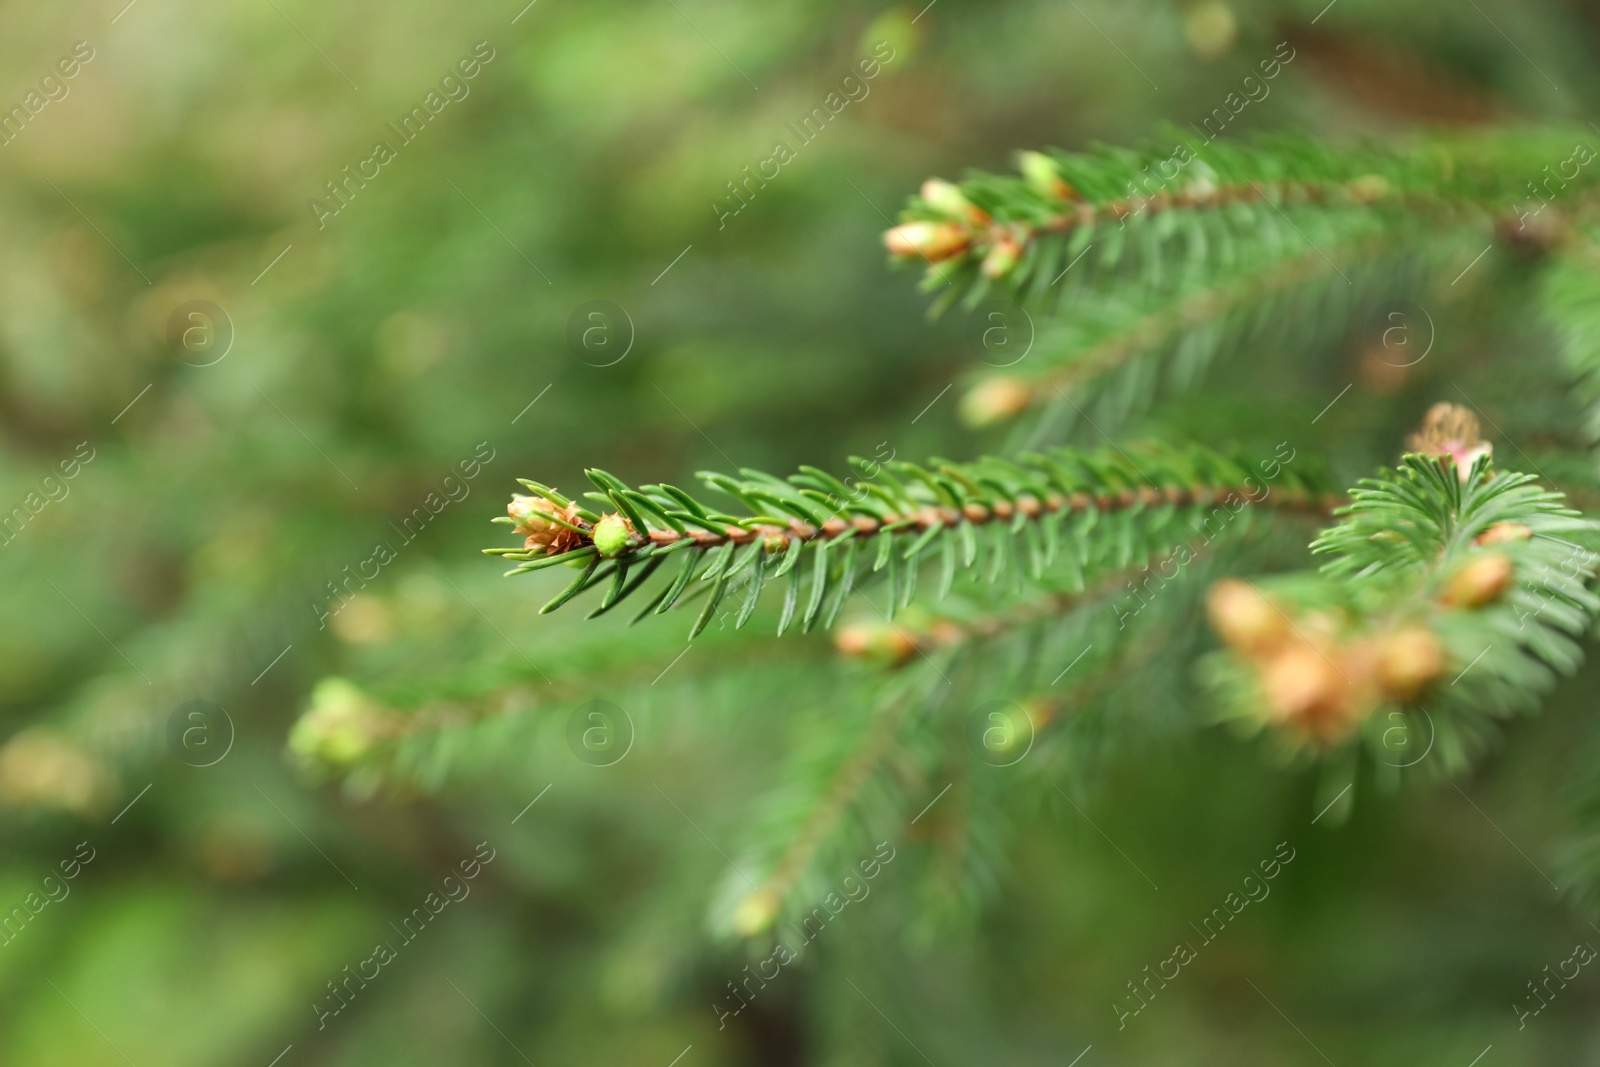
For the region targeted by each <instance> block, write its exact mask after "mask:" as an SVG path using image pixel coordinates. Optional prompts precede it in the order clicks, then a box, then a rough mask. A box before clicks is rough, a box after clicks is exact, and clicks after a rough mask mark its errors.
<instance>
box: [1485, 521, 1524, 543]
mask: <svg viewBox="0 0 1600 1067" xmlns="http://www.w3.org/2000/svg"><path fill="white" fill-rule="evenodd" d="M1532 536H1533V531H1532V530H1530V529H1528V527H1526V526H1524V525H1522V523H1520V522H1497V523H1495V524H1494V525H1493V526H1491V527H1489V528H1488V529H1487V530H1485V531H1483V533H1481V534H1479V535H1478V536H1477V537H1475V538H1474V539H1473V543H1474V544H1479V545H1505V544H1510V543H1511V542H1513V541H1526V540H1527V539H1528V538H1530V537H1532Z"/></svg>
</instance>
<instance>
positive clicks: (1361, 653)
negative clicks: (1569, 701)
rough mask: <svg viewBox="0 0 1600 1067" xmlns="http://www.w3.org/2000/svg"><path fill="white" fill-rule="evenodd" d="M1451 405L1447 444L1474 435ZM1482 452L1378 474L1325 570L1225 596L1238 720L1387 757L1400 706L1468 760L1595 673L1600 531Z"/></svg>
mask: <svg viewBox="0 0 1600 1067" xmlns="http://www.w3.org/2000/svg"><path fill="white" fill-rule="evenodd" d="M1446 407H1448V406H1447V405H1441V406H1440V409H1436V411H1435V413H1434V415H1435V416H1436V417H1435V418H1433V419H1432V420H1431V421H1432V423H1433V429H1434V430H1435V431H1438V430H1439V429H1440V427H1441V426H1448V425H1451V424H1452V422H1453V423H1454V424H1455V425H1457V426H1460V425H1461V424H1462V419H1463V417H1464V415H1465V413H1461V412H1459V411H1455V412H1449V411H1443V410H1442V409H1444V408H1446ZM1417 443H1422V442H1417ZM1471 444H1472V442H1468V441H1461V440H1459V439H1457V440H1455V441H1452V442H1449V443H1447V444H1445V446H1444V447H1441V448H1438V449H1436V450H1435V451H1433V452H1431V453H1429V454H1423V453H1412V454H1409V455H1407V456H1406V457H1405V458H1404V460H1403V461H1402V463H1401V465H1400V466H1399V467H1398V468H1395V469H1392V470H1384V471H1381V472H1380V473H1379V474H1378V476H1377V477H1374V478H1369V479H1364V480H1363V481H1362V482H1361V483H1360V484H1359V486H1358V487H1357V488H1356V489H1354V490H1352V492H1351V497H1352V500H1353V502H1352V503H1351V504H1350V505H1349V506H1347V507H1346V508H1343V509H1341V512H1340V514H1342V515H1343V516H1344V518H1343V520H1342V521H1341V522H1340V523H1339V524H1338V525H1336V526H1334V527H1331V528H1330V529H1328V530H1326V531H1325V532H1324V533H1323V534H1322V535H1321V536H1320V537H1319V538H1318V539H1317V540H1316V541H1315V542H1314V543H1313V545H1312V551H1313V552H1314V553H1317V554H1321V555H1327V556H1331V557H1332V559H1331V560H1330V561H1329V562H1328V563H1326V564H1325V565H1324V566H1323V567H1322V569H1321V570H1320V571H1317V572H1315V573H1309V574H1300V575H1293V576H1287V577H1283V578H1278V579H1274V580H1271V581H1263V582H1261V583H1260V584H1259V585H1257V584H1255V583H1248V582H1238V581H1229V582H1223V583H1219V584H1218V585H1217V586H1215V587H1214V588H1213V590H1212V593H1211V598H1210V604H1209V607H1210V612H1211V616H1212V622H1213V625H1214V626H1215V628H1216V629H1217V631H1218V632H1219V633H1220V634H1221V636H1222V638H1223V640H1224V642H1225V643H1226V644H1227V646H1228V649H1229V652H1228V654H1227V655H1225V656H1223V657H1222V658H1221V659H1220V660H1218V661H1215V662H1214V663H1213V665H1212V670H1211V675H1212V679H1213V682H1214V683H1215V684H1216V685H1217V686H1218V688H1219V690H1221V691H1222V692H1223V693H1224V694H1225V699H1226V700H1227V702H1228V703H1229V705H1230V708H1231V712H1232V714H1234V715H1235V716H1238V717H1241V718H1244V719H1247V720H1250V721H1254V722H1259V723H1267V724H1271V725H1274V726H1277V727H1280V728H1281V729H1282V730H1283V732H1284V734H1285V735H1286V736H1288V737H1291V738H1294V739H1297V740H1299V741H1302V742H1309V743H1312V744H1316V745H1332V744H1338V743H1340V742H1343V741H1346V740H1348V739H1349V738H1351V737H1353V736H1355V735H1356V734H1357V733H1358V732H1361V731H1363V730H1365V731H1366V733H1367V735H1368V740H1369V741H1376V742H1377V743H1380V744H1381V740H1382V734H1383V720H1382V719H1381V718H1380V717H1379V715H1378V713H1379V712H1380V711H1381V710H1383V709H1386V708H1393V709H1397V710H1409V711H1414V712H1421V711H1439V712H1442V713H1444V714H1441V715H1439V716H1437V717H1434V716H1430V720H1431V722H1432V724H1433V726H1434V728H1436V729H1438V730H1439V731H1440V733H1441V739H1442V740H1443V737H1444V735H1445V733H1446V732H1448V734H1449V740H1448V742H1447V743H1442V744H1441V746H1440V748H1441V751H1442V752H1443V753H1444V754H1445V756H1446V759H1447V762H1450V763H1452V764H1455V765H1459V763H1460V761H1461V759H1462V758H1463V756H1462V751H1463V748H1464V741H1465V740H1469V739H1471V737H1472V736H1473V735H1477V734H1481V733H1482V732H1483V729H1484V726H1485V723H1484V720H1485V719H1486V718H1493V717H1500V716H1504V715H1506V714H1509V713H1511V712H1513V711H1519V710H1526V709H1528V708H1530V707H1532V706H1533V705H1534V703H1535V702H1536V700H1537V697H1538V695H1539V694H1541V693H1542V692H1544V691H1545V690H1547V689H1548V688H1549V687H1550V686H1551V685H1552V684H1553V683H1554V681H1555V679H1556V677H1557V676H1558V675H1561V674H1571V673H1572V672H1573V671H1574V670H1576V669H1577V667H1578V665H1579V664H1580V663H1581V662H1582V658H1583V657H1582V651H1581V649H1580V648H1579V646H1578V644H1577V638H1579V637H1581V636H1582V635H1583V634H1584V633H1585V631H1586V630H1587V629H1588V628H1589V627H1590V626H1591V625H1592V623H1593V621H1594V618H1595V616H1596V614H1597V613H1600V597H1597V596H1596V595H1595V594H1594V592H1593V591H1592V590H1591V589H1590V588H1589V582H1590V581H1591V580H1592V579H1593V577H1594V575H1595V572H1596V564H1597V562H1600V557H1597V556H1596V555H1595V553H1594V551H1593V550H1592V548H1590V547H1587V546H1586V545H1584V544H1582V543H1579V542H1578V541H1575V540H1573V538H1580V539H1584V540H1588V541H1589V542H1590V543H1591V544H1592V543H1593V539H1594V535H1595V534H1596V533H1597V531H1600V526H1597V525H1596V524H1595V523H1594V522H1592V521H1590V520H1588V519H1585V518H1583V517H1582V516H1580V515H1579V514H1578V513H1577V512H1576V511H1573V510H1572V509H1570V508H1568V507H1566V506H1565V505H1564V504H1563V497H1562V495H1561V494H1560V493H1556V492H1552V491H1549V490H1546V489H1543V488H1540V487H1539V486H1538V484H1537V480H1536V479H1535V478H1534V477H1533V476H1531V475H1526V474H1519V473H1513V472H1508V471H1499V472H1495V471H1493V470H1492V469H1491V463H1490V459H1489V456H1488V454H1487V446H1476V447H1466V448H1463V447H1462V446H1464V445H1471Z"/></svg>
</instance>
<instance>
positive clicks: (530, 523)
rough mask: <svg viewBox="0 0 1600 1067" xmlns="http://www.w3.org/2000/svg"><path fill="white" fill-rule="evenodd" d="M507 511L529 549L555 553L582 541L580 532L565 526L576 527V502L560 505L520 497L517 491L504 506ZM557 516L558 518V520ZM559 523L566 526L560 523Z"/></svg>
mask: <svg viewBox="0 0 1600 1067" xmlns="http://www.w3.org/2000/svg"><path fill="white" fill-rule="evenodd" d="M506 514H507V515H510V516H511V518H512V520H513V521H514V526H513V528H514V529H515V530H516V531H517V533H519V534H521V535H522V536H523V538H524V540H523V545H524V546H525V547H526V548H527V549H528V551H530V552H538V551H540V550H541V549H542V550H543V551H544V552H546V553H547V554H549V555H552V556H558V555H560V554H561V553H563V552H570V551H572V550H573V549H574V548H580V547H582V546H583V544H584V538H583V535H582V534H580V533H579V532H578V531H576V530H573V529H569V528H568V527H569V526H577V525H578V524H579V522H580V521H581V520H580V519H579V517H578V506H577V505H576V504H568V505H567V506H566V507H561V506H559V505H557V504H554V503H552V502H551V501H549V500H546V499H545V498H544V497H542V496H523V495H522V494H520V493H519V494H516V495H514V496H512V498H511V503H510V504H507V505H506ZM556 519H560V520H561V521H560V522H557V521H555V520H556ZM562 523H566V524H568V525H567V526H563V525H562Z"/></svg>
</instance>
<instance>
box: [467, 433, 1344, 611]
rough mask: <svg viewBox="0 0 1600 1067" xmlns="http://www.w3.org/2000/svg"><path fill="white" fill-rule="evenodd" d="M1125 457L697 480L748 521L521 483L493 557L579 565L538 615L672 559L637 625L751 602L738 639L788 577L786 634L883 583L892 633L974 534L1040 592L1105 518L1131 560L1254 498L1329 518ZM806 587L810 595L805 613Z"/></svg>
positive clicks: (622, 593) (1304, 494)
mask: <svg viewBox="0 0 1600 1067" xmlns="http://www.w3.org/2000/svg"><path fill="white" fill-rule="evenodd" d="M1135 451H1138V452H1139V453H1140V455H1139V458H1138V459H1135V458H1134V457H1133V455H1131V454H1130V453H1129V451H1128V450H1127V449H1123V448H1120V447H1115V446H1114V447H1113V448H1112V449H1110V450H1108V451H1098V452H1087V451H1081V450H1071V449H1057V450H1052V451H1050V452H1045V453H1038V454H1032V455H1029V456H1024V457H1022V458H1021V459H1020V460H1018V461H1011V460H1004V459H999V458H996V457H989V458H986V459H982V460H978V461H976V462H973V463H966V464H953V463H946V462H943V461H939V460H935V461H932V462H931V463H930V465H929V466H928V467H922V466H918V465H916V464H911V463H905V462H899V461H891V462H888V463H885V464H877V463H870V462H868V461H864V460H859V459H858V460H854V461H853V463H854V464H855V466H856V469H857V473H858V474H859V475H860V480H859V481H856V483H855V484H854V485H853V486H852V485H847V484H845V483H844V482H842V481H840V480H838V479H836V478H834V477H833V476H832V475H829V474H828V473H827V472H825V471H821V470H818V469H817V468H812V467H807V468H803V469H802V471H801V472H800V473H799V474H796V475H793V476H791V477H790V478H789V479H788V480H787V481H783V480H779V479H777V478H774V477H772V476H770V475H767V474H763V473H761V472H758V471H745V472H743V475H744V477H742V478H731V477H728V476H726V475H721V474H715V473H708V474H705V475H702V477H703V478H704V480H705V481H706V482H707V484H708V485H710V486H712V487H714V488H716V489H718V490H720V491H721V492H723V493H725V494H727V495H729V496H731V497H733V498H735V499H737V500H739V501H740V502H742V503H743V504H744V505H745V506H746V507H747V508H749V509H750V510H751V511H753V512H756V513H755V514H752V515H745V516H736V515H729V514H725V513H722V512H720V511H717V510H714V509H713V508H712V507H711V506H709V505H707V504H704V503H702V502H700V501H698V500H696V499H695V498H694V497H692V496H690V495H689V494H687V493H685V492H683V491H682V490H680V489H677V488H676V487H673V486H645V487H643V488H642V489H633V488H630V487H628V486H626V485H624V484H623V483H622V482H621V481H619V480H617V479H616V478H615V477H613V476H612V475H610V474H607V473H606V472H604V471H598V470H596V471H591V472H590V478H591V479H592V480H593V481H594V482H595V484H596V485H599V486H603V487H604V488H605V492H604V493H591V494H588V496H589V497H590V498H591V499H593V500H595V501H596V502H598V503H600V504H602V506H603V505H605V504H607V503H609V504H612V505H615V506H616V507H617V508H618V509H619V512H608V513H607V514H604V515H601V514H596V513H595V512H592V511H587V510H585V509H582V508H580V507H579V506H578V505H577V504H576V503H575V502H573V501H571V500H569V499H568V498H567V497H565V496H563V495H562V494H560V493H558V492H556V491H555V490H553V489H551V488H549V487H547V486H544V485H541V484H540V483H537V482H531V481H526V480H525V481H524V483H523V484H525V485H527V486H528V487H529V488H530V489H532V490H534V492H536V493H538V494H539V497H538V498H534V497H517V498H515V499H514V500H513V501H512V504H511V506H510V508H509V509H508V512H509V514H508V517H507V518H505V519H501V520H497V521H501V522H506V523H509V524H511V525H513V526H514V527H515V528H516V529H517V531H518V532H519V533H522V534H523V535H524V544H523V546H522V547H521V548H520V549H518V548H505V549H490V550H487V551H489V552H491V553H493V554H496V555H501V556H505V557H506V558H508V559H511V560H514V561H517V562H518V566H517V567H515V568H513V570H512V571H510V572H508V573H510V574H518V573H522V572H525V571H529V570H536V569H541V568H543V567H547V566H551V565H553V564H555V563H561V562H574V563H579V564H582V565H583V570H582V572H581V573H580V574H579V575H578V576H577V577H576V579H574V580H573V582H572V584H571V585H569V586H568V587H567V589H566V590H565V591H563V592H562V593H561V594H559V595H558V596H557V597H556V598H555V599H553V600H552V601H550V603H549V604H547V605H545V608H544V610H545V611H550V610H554V609H555V608H557V607H559V606H561V605H562V604H564V603H566V602H567V601H568V600H570V599H571V598H572V597H574V596H576V595H577V594H578V593H581V592H583V591H584V590H585V589H588V588H591V587H593V586H595V585H598V584H600V583H601V582H603V581H605V580H607V579H610V580H611V584H610V586H609V591H608V592H607V593H606V594H605V596H604V597H603V598H602V600H601V602H600V604H599V606H598V607H597V608H596V609H595V612H594V613H595V614H598V613H601V612H604V611H609V610H610V609H611V608H613V607H615V606H616V605H617V604H619V603H620V602H621V601H623V600H625V599H627V598H628V597H629V596H631V595H632V594H633V593H635V592H637V591H638V590H640V589H641V588H642V587H643V586H644V585H645V583H646V580H647V579H648V578H649V577H650V576H651V574H653V573H654V570H655V568H656V567H658V566H660V565H661V564H662V562H663V560H664V557H666V556H668V555H672V554H681V555H682V556H683V557H684V558H683V560H682V561H681V563H680V564H679V565H678V570H677V575H678V576H677V578H676V579H675V580H673V581H671V582H669V583H668V584H667V585H666V586H665V587H663V588H661V590H660V592H659V593H658V594H657V595H656V598H655V600H654V601H652V602H651V603H650V605H649V606H648V607H646V609H645V613H649V612H650V611H652V610H653V611H655V612H657V613H660V612H662V611H666V610H668V609H670V608H672V607H673V606H675V605H676V604H678V603H679V602H680V601H683V600H685V599H687V598H691V597H693V596H694V595H695V592H697V591H707V590H708V591H709V595H708V596H707V598H706V602H705V605H704V608H703V609H702V612H701V614H700V617H699V619H698V621H697V622H696V625H695V628H694V633H698V632H699V631H700V630H701V629H703V628H704V627H705V626H706V625H707V624H708V623H709V621H710V620H711V618H713V617H715V616H716V613H717V610H718V608H719V607H720V605H721V603H722V600H723V598H724V597H725V596H726V595H727V594H728V593H729V592H730V590H731V591H733V592H735V593H736V594H737V593H741V592H744V591H746V590H747V594H746V596H745V600H744V608H745V610H742V611H740V612H739V617H738V622H737V624H736V625H738V626H742V625H743V624H744V623H745V622H746V621H747V620H748V618H749V614H750V612H749V609H750V608H751V607H752V606H753V604H754V601H755V598H756V597H757V596H759V594H760V592H761V589H762V587H763V583H764V582H765V581H766V580H767V579H769V578H771V579H784V578H787V579H788V582H787V592H786V595H785V601H784V603H785V608H784V612H783V616H782V618H781V620H780V623H779V632H780V633H781V632H782V631H783V630H784V629H786V628H787V627H788V625H789V624H790V623H791V622H793V621H795V620H796V619H797V618H798V620H799V622H800V625H802V626H803V627H804V628H805V629H808V630H809V629H810V628H811V627H812V626H813V625H815V624H816V623H818V622H821V623H822V625H823V626H824V627H826V626H828V625H831V623H832V621H833V619H834V618H835V617H836V616H837V614H838V611H839V608H840V607H841V605H842V603H843V601H844V599H845V598H846V597H847V596H848V595H849V593H850V591H851V590H852V589H853V588H855V587H856V586H857V585H858V584H859V583H861V582H864V581H867V580H870V579H871V578H872V576H873V575H877V574H880V573H881V574H883V576H884V578H885V579H886V580H887V581H888V582H889V584H890V586H891V590H892V593H891V596H890V606H889V608H888V610H887V611H886V612H885V614H886V615H887V616H888V617H889V619H890V621H891V622H892V621H893V614H894V611H895V610H897V609H898V608H903V607H904V606H905V605H906V604H907V603H909V601H910V599H911V597H912V595H913V594H914V592H915V588H916V582H917V577H918V571H919V570H920V568H921V564H922V561H923V560H924V559H925V558H928V557H935V558H937V559H938V562H939V582H938V587H937V588H938V595H939V596H943V595H944V593H945V592H947V591H948V589H949V588H950V585H951V583H952V582H953V580H954V578H955V575H956V573H957V570H958V567H957V561H958V558H959V560H960V561H961V563H962V567H961V569H962V570H968V569H970V568H972V565H973V563H974V562H975V561H976V560H977V558H978V556H979V554H980V552H979V543H980V535H983V538H984V540H986V541H987V542H988V545H987V554H988V560H989V564H990V565H989V566H988V567H986V568H985V572H986V576H987V578H988V580H989V581H990V582H993V581H994V580H996V579H997V578H998V577H999V576H1000V575H1001V574H1002V573H1005V572H1008V571H1010V570H1013V569H1014V568H1015V567H1016V566H1017V564H1019V563H1020V564H1023V565H1025V568H1026V570H1027V572H1028V576H1029V578H1030V579H1031V580H1033V581H1035V582H1037V581H1040V580H1041V579H1042V578H1043V575H1044V571H1045V568H1046V567H1047V566H1048V565H1049V564H1050V563H1051V562H1052V561H1053V560H1055V559H1057V558H1058V557H1064V558H1065V559H1066V560H1067V561H1068V562H1071V563H1072V564H1073V565H1074V566H1077V567H1080V568H1081V566H1082V563H1083V561H1084V559H1086V558H1087V555H1088V553H1089V547H1088V546H1087V545H1086V543H1084V542H1083V537H1084V535H1085V534H1086V533H1087V529H1088V526H1089V525H1092V524H1094V523H1095V522H1097V521H1103V522H1111V521H1112V520H1113V519H1115V528H1116V529H1119V530H1123V531H1125V532H1124V533H1123V534H1122V535H1120V536H1125V537H1127V538H1129V541H1128V542H1126V545H1127V546H1131V545H1132V544H1133V543H1135V542H1137V541H1142V540H1143V539H1146V538H1149V537H1153V536H1154V535H1155V534H1156V532H1157V530H1158V529H1159V528H1161V527H1163V526H1165V525H1166V524H1167V523H1168V522H1170V521H1171V520H1172V518H1173V516H1174V515H1175V514H1178V513H1183V512H1204V511H1206V509H1214V508H1217V507H1218V506H1219V504H1220V503H1221V502H1240V506H1243V502H1244V501H1257V498H1258V494H1259V496H1260V500H1259V501H1257V502H1258V503H1265V506H1267V507H1269V508H1272V509H1282V510H1288V511H1318V510H1324V509H1326V508H1327V507H1329V506H1330V505H1331V500H1330V498H1328V497H1326V496H1323V495H1320V494H1319V493H1317V492H1316V491H1315V490H1314V489H1312V488H1309V487H1308V486H1307V485H1306V484H1304V482H1303V480H1302V479H1299V478H1294V477H1291V478H1286V479H1285V480H1284V481H1283V483H1282V484H1280V485H1278V486H1277V487H1275V488H1274V489H1273V490H1272V491H1271V492H1270V493H1267V492H1263V491H1262V487H1261V486H1260V485H1259V484H1253V481H1254V478H1253V474H1252V469H1251V467H1250V466H1248V465H1247V464H1242V463H1239V462H1236V461H1234V460H1232V459H1230V458H1228V457H1225V456H1222V455H1220V454H1217V453H1208V452H1205V451H1203V450H1199V449H1193V450H1190V451H1188V452H1180V451H1177V450H1174V449H1170V448H1168V449H1157V448H1153V447H1147V448H1145V449H1142V450H1141V449H1136V450H1135ZM1141 483H1142V484H1141ZM1230 510H1237V509H1234V508H1231V505H1230ZM1064 542H1065V543H1064ZM641 564H642V566H640V565H641ZM669 570H670V567H669ZM806 578H809V590H810V592H809V595H808V596H807V597H806V598H805V599H804V601H802V600H801V599H800V589H801V583H802V581H803V580H804V579H806ZM735 580H737V584H735ZM802 603H803V605H804V608H803V610H801V605H802ZM691 636H693V634H691Z"/></svg>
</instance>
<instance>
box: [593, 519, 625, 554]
mask: <svg viewBox="0 0 1600 1067" xmlns="http://www.w3.org/2000/svg"><path fill="white" fill-rule="evenodd" d="M632 533H633V528H632V526H630V525H629V523H628V520H627V519H624V518H623V517H622V516H621V515H602V516H601V517H600V521H599V522H597V523H595V524H594V547H595V548H597V549H599V550H600V555H602V556H604V557H605V558H606V559H616V558H617V557H618V556H620V555H622V554H623V553H624V552H626V551H627V550H628V545H629V543H630V541H631V540H632Z"/></svg>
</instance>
